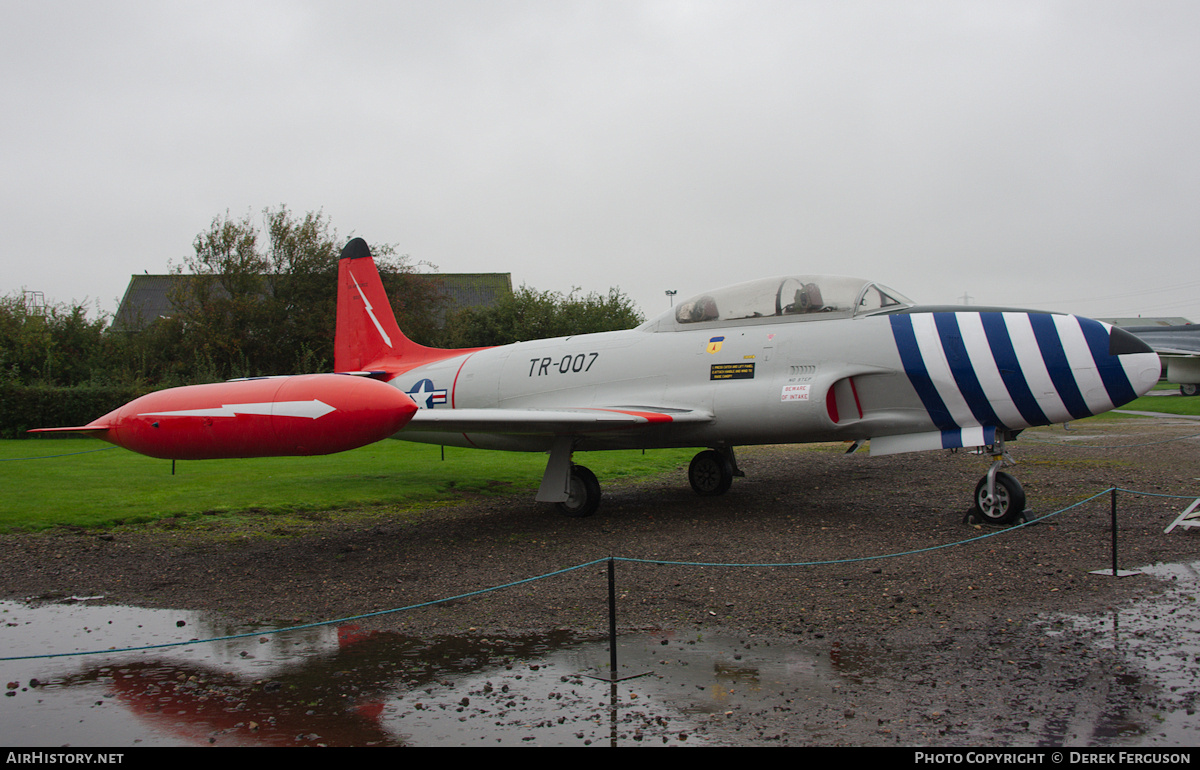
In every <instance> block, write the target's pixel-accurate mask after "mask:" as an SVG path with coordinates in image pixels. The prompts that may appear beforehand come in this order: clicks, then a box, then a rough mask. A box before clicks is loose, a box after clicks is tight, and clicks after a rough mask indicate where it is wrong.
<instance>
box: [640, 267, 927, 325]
mask: <svg viewBox="0 0 1200 770" xmlns="http://www.w3.org/2000/svg"><path fill="white" fill-rule="evenodd" d="M912 305H913V301H912V300H910V299H909V298H908V297H905V296H904V295H903V294H901V293H899V292H897V291H894V290H893V289H889V288H888V287H886V286H884V285H882V284H879V283H875V282H874V281H867V280H864V279H862V278H851V277H849V276H840V275H787V276H776V277H774V278H761V279H758V280H755V281H746V282H745V283H739V284H735V285H733V286H727V287H725V288H723V289H717V290H715V291H709V292H704V293H703V294H697V295H696V296H694V297H690V298H688V299H686V300H684V301H683V302H679V303H677V304H676V305H675V306H674V307H673V308H672V309H671V310H670V311H668V312H666V313H664V314H662V315H660V316H658V317H657V318H655V319H654V320H652V321H650V322H649V323H648V324H646V326H647V327H650V328H652V329H656V330H664V331H665V330H667V329H686V328H694V327H697V326H706V325H709V324H713V325H722V326H723V325H727V324H735V325H736V324H743V323H744V324H755V323H780V322H791V321H822V320H832V319H835V318H857V317H860V316H867V315H873V314H876V313H882V312H892V311H895V310H900V309H903V308H906V307H912Z"/></svg>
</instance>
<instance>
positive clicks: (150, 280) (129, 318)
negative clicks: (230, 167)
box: [112, 273, 512, 331]
mask: <svg viewBox="0 0 1200 770" xmlns="http://www.w3.org/2000/svg"><path fill="white" fill-rule="evenodd" d="M193 277H194V276H192V275H179V274H169V275H148V274H147V275H134V276H131V277H130V279H129V287H128V288H127V289H125V296H124V297H122V298H121V305H120V307H118V308H117V314H116V315H115V316H114V317H113V322H112V328H113V329H115V330H117V331H136V330H138V329H141V328H144V327H145V326H146V325H148V324H150V323H151V322H153V321H154V320H156V319H158V318H163V317H170V316H171V314H172V313H173V312H174V306H173V305H172V303H171V299H170V295H171V289H172V287H174V286H178V285H179V284H180V282H182V281H187V280H190V279H191V278H193ZM412 277H414V278H416V279H418V280H427V281H431V282H436V283H437V284H438V288H439V289H440V290H441V292H442V293H443V294H444V295H445V297H446V305H445V307H444V308H442V309H441V313H440V315H441V316H442V318H443V319H444V318H446V317H447V316H449V315H452V314H454V313H455V312H457V311H459V310H462V309H464V308H477V307H491V306H493V305H495V304H496V302H498V301H499V300H500V298H501V297H504V296H506V295H509V294H512V274H511V273H413V275H412Z"/></svg>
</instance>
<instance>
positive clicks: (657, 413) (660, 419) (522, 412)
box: [405, 406, 713, 435]
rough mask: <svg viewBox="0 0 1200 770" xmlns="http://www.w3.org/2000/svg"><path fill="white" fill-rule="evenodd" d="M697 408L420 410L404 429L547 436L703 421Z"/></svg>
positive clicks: (706, 417)
mask: <svg viewBox="0 0 1200 770" xmlns="http://www.w3.org/2000/svg"><path fill="white" fill-rule="evenodd" d="M712 418H713V416H712V414H710V413H708V412H704V411H700V410H696V409H669V408H662V407H646V406H610V407H589V408H579V409H420V410H418V411H417V413H416V414H414V415H413V417H412V419H411V420H410V421H409V423H408V425H406V426H405V430H412V431H422V432H426V431H428V432H446V433H507V434H516V435H545V434H564V433H598V432H606V431H611V430H622V429H625V428H633V427H637V426H641V425H652V424H663V425H665V424H672V423H675V424H678V423H703V422H708V421H710V420H712Z"/></svg>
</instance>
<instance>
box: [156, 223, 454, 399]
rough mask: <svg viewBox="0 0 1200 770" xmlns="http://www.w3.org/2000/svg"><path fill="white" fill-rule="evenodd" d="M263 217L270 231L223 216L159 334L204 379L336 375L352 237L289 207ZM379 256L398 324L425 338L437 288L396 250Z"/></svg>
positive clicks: (200, 248) (200, 245)
mask: <svg viewBox="0 0 1200 770" xmlns="http://www.w3.org/2000/svg"><path fill="white" fill-rule="evenodd" d="M263 217H264V220H265V233H264V232H260V231H259V229H258V227H256V226H255V224H254V222H252V221H251V219H250V217H249V215H247V216H246V217H243V218H242V219H233V218H232V217H231V216H230V215H229V213H228V212H226V214H225V216H223V217H216V218H214V219H213V221H212V224H211V225H210V226H209V228H208V230H206V231H205V232H203V233H200V234H199V235H198V236H196V239H195V241H194V243H193V247H194V252H195V253H194V254H193V255H192V256H190V257H188V258H187V259H186V260H185V262H184V264H183V265H179V266H177V267H175V268H174V272H175V273H177V274H179V275H187V280H184V281H180V283H179V284H178V285H177V286H176V289H175V294H174V295H173V296H172V298H171V299H172V303H173V304H174V306H175V308H176V311H177V312H176V315H175V317H173V318H171V319H167V320H166V321H161V322H156V323H157V324H161V325H162V327H164V328H159V329H157V330H155V331H154V334H156V335H157V336H158V338H159V339H160V341H162V342H168V341H170V342H172V344H173V346H174V347H175V350H174V353H173V357H174V358H175V359H176V360H177V361H183V362H186V363H187V364H189V365H190V366H191V367H192V368H193V371H194V372H195V373H196V379H200V380H202V379H219V378H225V377H231V376H233V377H236V376H254V375H260V374H299V373H305V372H312V371H327V370H328V368H329V366H330V365H331V363H332V361H333V335H334V326H335V319H336V315H337V270H338V267H337V266H338V257H339V255H340V253H341V247H342V239H340V238H339V237H338V235H337V232H336V231H335V230H334V229H333V227H332V226H331V225H330V222H329V220H328V218H326V217H325V215H324V214H323V213H321V212H316V213H313V212H309V213H307V214H305V215H304V216H303V217H299V218H298V217H295V216H293V215H292V213H291V212H290V211H288V209H287V207H286V206H280V207H279V208H278V209H274V210H272V209H267V210H265V211H264V212H263ZM372 253H373V254H374V255H375V257H376V260H375V261H376V265H377V266H378V267H379V272H380V275H381V276H382V277H383V280H384V286H385V287H387V289H388V293H389V296H390V297H391V298H392V304H393V308H394V310H395V312H396V316H397V319H398V320H400V322H401V323H402V324H405V323H407V324H408V327H406V330H409V329H411V330H412V331H413V332H414V333H415V334H416V337H420V336H421V335H422V334H426V335H427V334H429V333H431V331H432V327H431V325H430V324H429V322H427V321H424V319H431V318H433V317H434V316H435V315H436V310H437V307H438V306H439V302H441V301H442V300H441V296H440V294H439V292H438V291H437V287H436V285H435V284H433V283H432V282H429V281H421V280H419V279H416V278H414V274H415V272H416V271H415V267H414V266H412V265H410V264H409V262H408V259H407V257H406V256H402V255H397V254H396V250H395V248H394V247H393V246H390V245H382V246H374V247H372ZM185 270H186V271H187V272H186V273H185ZM410 336H413V334H410ZM416 337H414V338H416Z"/></svg>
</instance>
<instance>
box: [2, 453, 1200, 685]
mask: <svg viewBox="0 0 1200 770" xmlns="http://www.w3.org/2000/svg"><path fill="white" fill-rule="evenodd" d="M93 451H95V450H93ZM1114 492H1124V493H1126V494H1132V495H1143V496H1146V497H1166V498H1178V499H1188V500H1190V499H1194V498H1195V497H1196V495H1168V494H1164V493H1161V492H1142V491H1139V490H1134V489H1123V488H1121V487H1109V488H1108V489H1106V490H1104V491H1103V492H1097V493H1096V494H1094V495H1092V496H1090V497H1086V498H1084V499H1082V500H1080V501H1078V502H1076V503H1072V504H1071V505H1068V506H1067V507H1065V508H1060V509H1059V510H1057V511H1052V512H1051V513H1047V514H1046V515H1044V516H1039V517H1038V518H1036V519H1031V520H1029V521H1026V522H1022V523H1021V524H1017V525H1014V526H1011V527H1007V528H1005V529H1001V530H996V531H995V532H988V533H986V534H983V535H979V536H978V537H971V538H967V539H966V540H958V541H955V542H953V543H943V544H942V545H934V546H930V547H928V548H918V549H915V550H911V551H897V552H895V553H889V554H880V555H876V556H860V557H855V558H849V559H829V560H824V561H797V562H743V563H736V562H697V561H668V560H663V559H638V558H632V557H627V556H610V557H605V558H602V559H593V560H592V561H588V562H584V563H582V564H576V565H574V566H571V567H564V568H562V569H558V570H554V571H553V572H547V573H544V574H542V575H535V576H534V577H529V578H523V579H521V580H514V581H512V582H510V583H503V584H501V585H495V586H491V587H489V588H481V589H479V590H477V591H469V592H467V593H463V594H458V595H456V596H448V597H445V598H443V599H433V600H430V601H427V602H419V603H417V604H409V605H406V606H403V607H394V608H392V609H387V610H379V611H377V612H368V613H364V614H361V615H352V616H349V617H344V618H337V619H334V620H322V621H318V622H315V623H305V624H301V625H295V626H287V627H284V628H273V629H268V630H266V631H252V632H247V633H244V634H230V635H228V636H216V637H210V638H208V639H188V640H186V641H180V642H165V643H162V644H151V645H144V646H138V647H120V648H109V649H104V650H87V651H80V652H59V653H43V654H39V655H16V656H7V657H0V661H17V660H38V659H47V658H66V657H74V656H81V655H104V654H114V653H123V652H142V651H146V650H158V649H164V648H168V647H184V646H187V645H193V644H206V643H208V642H224V641H232V640H235V639H248V638H250V637H257V636H267V635H270V634H282V633H286V632H289V631H300V630H304V629H309V628H320V627H321V626H330V625H340V624H343V623H350V622H355V621H360V620H366V619H368V618H376V617H381V616H384V615H392V614H395V613H397V612H407V611H409V610H416V609H421V608H423V607H432V606H435V605H438V604H445V603H446V602H452V601H458V600H460V599H469V598H471V597H474V596H481V595H483V594H488V593H493V592H495V591H501V590H504V589H507V588H513V587H515V586H519V585H524V584H526V583H532V582H535V581H538V580H545V579H547V578H552V577H557V576H558V575H564V574H566V573H568V572H574V571H576V570H580V569H585V568H587V567H592V566H595V565H597V564H603V563H605V562H609V563H611V562H615V561H622V562H627V563H630V564H655V565H660V566H679V567H727V568H736V567H740V568H763V567H820V566H830V565H835V564H853V563H856V562H864V561H877V560H880V559H895V558H898V557H901V556H912V555H915V554H921V553H929V552H931V551H938V550H941V549H944V548H951V547H957V546H963V545H968V544H971V543H976V542H979V541H981V540H986V539H988V538H992V537H997V536H999V535H1005V534H1009V533H1011V532H1016V531H1017V530H1020V529H1023V528H1024V527H1028V526H1031V525H1034V524H1038V523H1041V522H1043V521H1045V520H1046V519H1049V518H1051V517H1054V516H1058V515H1059V514H1063V513H1066V512H1067V511H1070V510H1073V509H1075V508H1078V507H1079V506H1081V505H1084V504H1086V503H1089V502H1091V501H1093V500H1096V499H1097V498H1100V497H1103V496H1104V495H1107V494H1110V493H1114Z"/></svg>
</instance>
